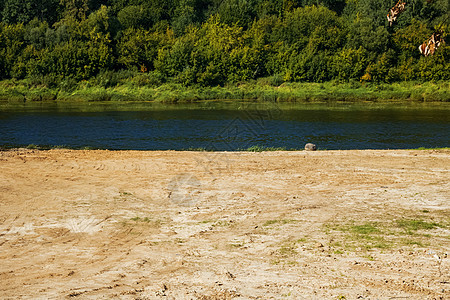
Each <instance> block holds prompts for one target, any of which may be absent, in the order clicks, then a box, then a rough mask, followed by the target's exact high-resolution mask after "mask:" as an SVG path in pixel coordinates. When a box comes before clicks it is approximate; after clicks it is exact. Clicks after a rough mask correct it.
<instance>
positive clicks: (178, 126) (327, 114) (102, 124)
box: [0, 102, 450, 151]
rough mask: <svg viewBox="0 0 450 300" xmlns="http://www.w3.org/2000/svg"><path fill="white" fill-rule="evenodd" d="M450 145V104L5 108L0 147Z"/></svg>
mask: <svg viewBox="0 0 450 300" xmlns="http://www.w3.org/2000/svg"><path fill="white" fill-rule="evenodd" d="M308 142H311V143H315V144H317V145H318V147H319V149H329V150H331V149H412V148H419V147H427V148H434V147H449V146H450V106H449V105H435V106H434V105H431V106H430V105H412V106H400V105H373V104H359V105H352V104H350V105H349V104H333V105H330V104H320V105H319V104H276V103H269V104H254V103H245V102H242V103H228V104H227V103H218V102H211V103H207V102H205V103H197V104H195V103H194V104H188V105H180V104H176V105H156V104H145V103H140V104H93V105H90V106H87V105H79V106H77V105H57V104H52V105H35V106H12V107H10V106H0V146H1V147H19V146H27V145H30V144H34V145H41V146H66V147H74V148H82V147H94V148H104V149H135V150H167V149H172V150H184V149H190V148H191V149H192V148H204V149H207V150H220V151H235V150H241V149H247V148H249V147H252V146H262V147H284V148H287V149H291V148H295V149H301V148H303V147H304V145H305V143H308Z"/></svg>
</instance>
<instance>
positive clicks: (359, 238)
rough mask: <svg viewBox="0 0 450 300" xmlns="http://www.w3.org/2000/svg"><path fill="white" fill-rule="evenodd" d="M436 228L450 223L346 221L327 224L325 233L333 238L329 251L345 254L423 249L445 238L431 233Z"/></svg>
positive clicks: (431, 221) (422, 220)
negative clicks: (410, 248) (382, 250)
mask: <svg viewBox="0 0 450 300" xmlns="http://www.w3.org/2000/svg"><path fill="white" fill-rule="evenodd" d="M436 228H444V229H450V223H446V222H440V223H439V222H436V221H433V220H424V219H422V218H402V219H400V220H386V221H378V222H362V223H358V222H356V221H348V222H346V223H333V224H328V225H326V226H325V232H326V233H327V234H328V235H331V236H332V237H333V238H332V239H333V240H334V242H333V243H332V244H331V245H330V247H331V248H332V251H333V252H334V253H336V254H343V253H344V252H345V251H360V250H363V252H365V251H369V250H372V249H395V248H402V247H426V246H428V245H430V244H431V243H432V242H433V241H435V240H436V239H442V238H446V237H445V236H439V235H438V234H435V233H432V232H430V231H431V230H433V229H436Z"/></svg>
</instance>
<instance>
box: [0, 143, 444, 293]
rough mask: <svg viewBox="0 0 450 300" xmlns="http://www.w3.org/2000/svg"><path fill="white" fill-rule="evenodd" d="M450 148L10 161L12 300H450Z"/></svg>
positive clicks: (0, 234)
mask: <svg viewBox="0 0 450 300" xmlns="http://www.w3.org/2000/svg"><path fill="white" fill-rule="evenodd" d="M449 251H450V150H421V151H416V150H383V151H379V150H365V151H318V152H306V151H299V152H262V153H250V152H232V153H231V152H229V153H227V152H175V151H152V152H147V151H103V150H102V151H93V150H91V151H75V150H50V151H38V150H26V149H15V150H9V151H2V152H0V295H1V296H0V298H2V299H9V298H10V299H17V298H32V299H36V298H42V299H46V298H50V299H61V298H74V299H98V298H101V299H102V298H103V299H111V298H117V299H233V298H236V299H450V257H449V256H448V254H449Z"/></svg>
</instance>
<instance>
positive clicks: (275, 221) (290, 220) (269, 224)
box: [263, 219, 298, 227]
mask: <svg viewBox="0 0 450 300" xmlns="http://www.w3.org/2000/svg"><path fill="white" fill-rule="evenodd" d="M295 222H298V221H297V220H293V219H280V220H268V221H266V222H265V223H264V224H263V226H264V227H267V226H272V225H278V224H280V225H284V224H291V223H295Z"/></svg>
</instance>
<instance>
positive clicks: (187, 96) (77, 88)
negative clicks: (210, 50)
mask: <svg viewBox="0 0 450 300" xmlns="http://www.w3.org/2000/svg"><path fill="white" fill-rule="evenodd" d="M72 85H73V86H71V88H66V87H65V86H63V85H61V86H59V87H46V86H37V85H33V84H30V83H29V82H27V81H26V80H4V81H0V101H4V102H5V101H6V102H9V103H16V104H23V103H26V102H44V101H59V102H60V101H63V102H64V101H69V102H98V101H153V102H164V103H182V102H184V103H188V102H195V101H199V100H213V99H220V100H252V101H261V102H307V103H310V102H330V101H343V102H376V101H381V102H386V101H388V102H392V101H394V102H398V101H400V102H450V92H449V90H450V86H449V83H448V82H446V81H442V82H425V83H421V82H399V83H391V84H384V83H365V84H362V83H359V82H351V83H336V82H326V83H301V82H285V83H281V84H279V85H277V84H275V85H274V84H271V83H269V82H267V80H264V79H259V80H253V81H248V82H244V83H242V82H240V83H230V84H227V85H225V86H214V87H202V86H183V85H181V84H176V83H163V84H160V83H158V84H155V83H144V84H141V83H138V82H135V81H133V80H125V79H124V80H122V81H121V80H119V81H118V82H117V84H116V85H115V86H107V87H104V86H101V84H100V83H98V82H96V81H95V80H94V81H91V82H89V81H83V82H79V83H74V84H72Z"/></svg>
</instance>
